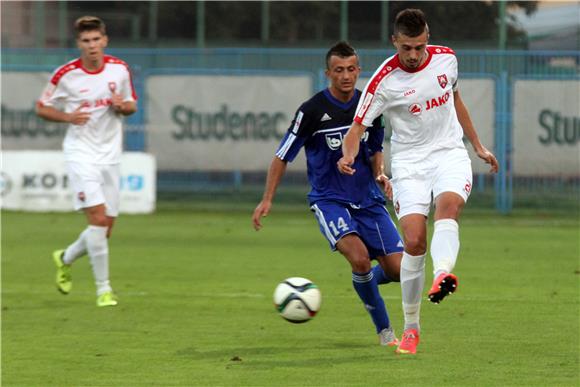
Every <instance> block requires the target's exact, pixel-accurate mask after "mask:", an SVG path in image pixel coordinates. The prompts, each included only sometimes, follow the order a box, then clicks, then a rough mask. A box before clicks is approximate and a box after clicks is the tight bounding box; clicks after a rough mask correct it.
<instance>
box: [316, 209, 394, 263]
mask: <svg viewBox="0 0 580 387" xmlns="http://www.w3.org/2000/svg"><path fill="white" fill-rule="evenodd" d="M310 209H311V210H312V212H314V214H315V215H316V219H317V220H318V224H319V226H320V232H321V233H322V235H324V237H325V238H326V239H327V240H328V243H329V244H330V248H331V249H332V251H335V250H336V243H337V242H338V241H339V240H340V238H342V237H343V236H345V235H347V234H353V233H354V234H357V235H358V236H359V237H360V238H361V240H362V241H363V243H364V244H365V246H366V247H367V249H368V251H369V256H370V258H371V259H375V258H377V257H379V256H384V255H390V254H394V253H400V252H402V251H403V241H402V240H401V237H400V236H399V233H398V231H397V227H395V224H394V223H393V221H392V219H391V216H390V215H389V212H388V211H387V209H386V208H385V206H383V205H381V204H379V203H377V204H375V205H373V206H371V207H367V208H355V207H353V206H350V205H348V204H343V203H338V202H334V201H317V202H316V203H314V204H313V205H312V206H311V207H310Z"/></svg>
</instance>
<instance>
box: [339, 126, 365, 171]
mask: <svg viewBox="0 0 580 387" xmlns="http://www.w3.org/2000/svg"><path fill="white" fill-rule="evenodd" d="M366 128H367V127H366V126H364V125H363V124H359V123H358V122H353V123H352V125H351V127H350V129H349V130H348V132H347V133H346V135H345V136H344V139H343V140H342V157H341V158H340V160H338V162H337V163H336V166H337V167H338V171H339V172H340V173H343V174H345V175H354V173H355V172H356V169H354V168H352V167H351V165H352V164H353V163H354V158H355V157H356V155H358V151H359V147H360V139H361V137H362V135H363V133H364V132H365V130H366Z"/></svg>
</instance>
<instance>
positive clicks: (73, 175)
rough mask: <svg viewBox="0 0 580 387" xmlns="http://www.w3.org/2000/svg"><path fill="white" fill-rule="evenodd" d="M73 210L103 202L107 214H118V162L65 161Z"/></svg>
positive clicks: (119, 167) (113, 215)
mask: <svg viewBox="0 0 580 387" xmlns="http://www.w3.org/2000/svg"><path fill="white" fill-rule="evenodd" d="M66 169H67V173H68V179H69V184H70V186H71V188H72V190H73V192H74V197H73V203H74V208H75V210H80V209H82V208H88V207H94V206H97V205H99V204H105V207H106V213H107V216H112V217H116V216H117V215H119V201H120V199H119V197H120V194H119V189H120V179H121V166H120V164H110V165H108V164H103V165H99V164H91V163H76V162H67V163H66Z"/></svg>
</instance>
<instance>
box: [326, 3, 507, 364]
mask: <svg viewBox="0 0 580 387" xmlns="http://www.w3.org/2000/svg"><path fill="white" fill-rule="evenodd" d="M393 32H394V34H393V37H392V41H393V44H394V46H395V48H396V49H397V53H396V54H395V55H393V56H392V57H390V58H388V59H387V60H385V61H384V62H383V64H381V66H379V68H378V69H377V71H376V72H375V73H374V75H373V77H372V78H371V80H370V81H369V83H368V84H367V85H366V87H365V90H364V91H363V95H362V96H361V98H360V102H359V105H358V107H357V112H356V115H355V118H354V122H353V124H352V126H351V127H350V129H349V131H348V133H347V134H346V136H345V139H344V141H343V145H342V149H343V155H344V156H343V157H342V158H341V159H340V160H339V161H338V163H337V167H338V169H339V171H340V172H341V173H343V174H346V175H354V174H355V173H356V169H355V168H353V160H354V158H355V157H356V155H357V154H358V152H359V144H360V138H361V136H362V135H363V133H364V132H365V130H366V128H367V127H368V126H369V125H370V124H371V123H372V121H373V120H374V119H376V118H377V117H379V116H380V115H382V114H384V115H385V116H386V117H387V118H388V119H389V121H390V124H391V127H392V129H393V135H392V138H391V172H392V175H393V176H392V185H393V203H394V206H395V213H396V214H397V217H398V219H399V221H400V226H401V228H402V231H403V239H404V244H405V251H404V253H403V259H402V262H401V290H402V297H403V312H404V316H405V327H404V329H405V330H404V333H403V339H402V340H401V343H400V345H399V347H398V348H397V352H398V353H410V354H414V353H416V349H417V345H418V343H419V332H420V325H419V312H420V306H421V294H422V292H423V283H424V277H425V273H424V267H425V255H426V251H427V222H426V221H427V218H428V215H429V212H430V206H431V202H432V200H433V201H434V204H435V214H434V220H435V223H434V232H433V238H432V240H431V245H430V253H431V257H432V259H433V267H434V273H433V274H434V281H433V285H432V287H431V289H430V290H429V293H428V295H429V299H430V301H431V302H433V303H436V304H438V303H439V302H440V301H441V300H442V299H443V298H444V297H445V296H447V295H449V294H451V293H453V292H454V291H455V290H456V289H457V285H458V281H457V277H456V276H455V275H454V274H453V273H452V270H453V268H454V267H455V263H456V260H457V255H458V252H459V227H458V220H459V216H460V214H461V211H462V209H463V207H464V205H465V202H466V201H467V198H468V196H469V193H470V192H471V186H472V171H471V161H470V159H469V156H468V154H467V150H466V149H465V146H464V144H463V136H465V137H467V139H468V140H469V141H470V142H471V145H472V146H473V149H474V150H475V152H476V154H477V155H478V156H479V157H480V158H481V159H483V160H484V161H485V162H486V163H488V164H490V166H491V171H492V172H497V170H498V162H497V160H496V158H495V156H494V155H493V154H492V153H491V152H490V151H489V150H487V149H486V148H485V146H483V145H482V144H481V142H480V140H479V137H478V135H477V132H476V130H475V127H474V125H473V123H472V121H471V118H470V115H469V112H468V110H467V108H466V106H465V105H464V103H463V101H462V99H461V96H460V94H459V88H458V70H457V59H456V57H455V53H454V51H453V50H452V49H450V48H448V47H443V46H432V45H428V39H429V28H428V26H427V22H426V19H425V15H424V14H423V12H422V11H421V10H418V9H406V10H403V11H401V12H400V13H399V14H398V15H397V17H396V20H395V26H394V31H393ZM432 198H433V199H432Z"/></svg>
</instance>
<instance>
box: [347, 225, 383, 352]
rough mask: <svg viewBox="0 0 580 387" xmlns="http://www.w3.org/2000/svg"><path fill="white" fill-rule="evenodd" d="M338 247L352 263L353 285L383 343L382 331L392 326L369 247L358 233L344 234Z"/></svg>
mask: <svg viewBox="0 0 580 387" xmlns="http://www.w3.org/2000/svg"><path fill="white" fill-rule="evenodd" d="M336 247H337V249H338V251H340V252H341V254H343V255H344V256H345V258H346V259H347V260H348V261H349V263H350V265H351V268H352V285H353V287H354V289H355V291H356V293H357V294H358V296H359V298H360V299H361V301H362V302H363V304H364V306H365V309H366V310H367V312H368V313H369V314H370V316H371V319H372V321H373V323H374V325H375V328H376V332H377V334H379V341H380V342H381V343H382V339H383V337H381V332H382V331H383V330H385V329H387V330H389V329H392V328H391V322H390V320H389V315H388V313H387V309H386V307H385V302H384V300H383V298H382V297H381V295H380V293H379V287H378V285H377V282H376V280H375V278H374V275H373V272H372V270H371V264H370V259H369V256H368V251H367V248H366V246H365V245H364V243H363V242H362V240H361V239H360V238H359V237H358V236H357V235H356V234H348V235H345V236H343V237H342V238H341V239H340V240H339V241H338V242H337V244H336ZM393 335H394V333H393ZM383 336H384V335H383ZM390 341H392V340H390Z"/></svg>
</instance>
